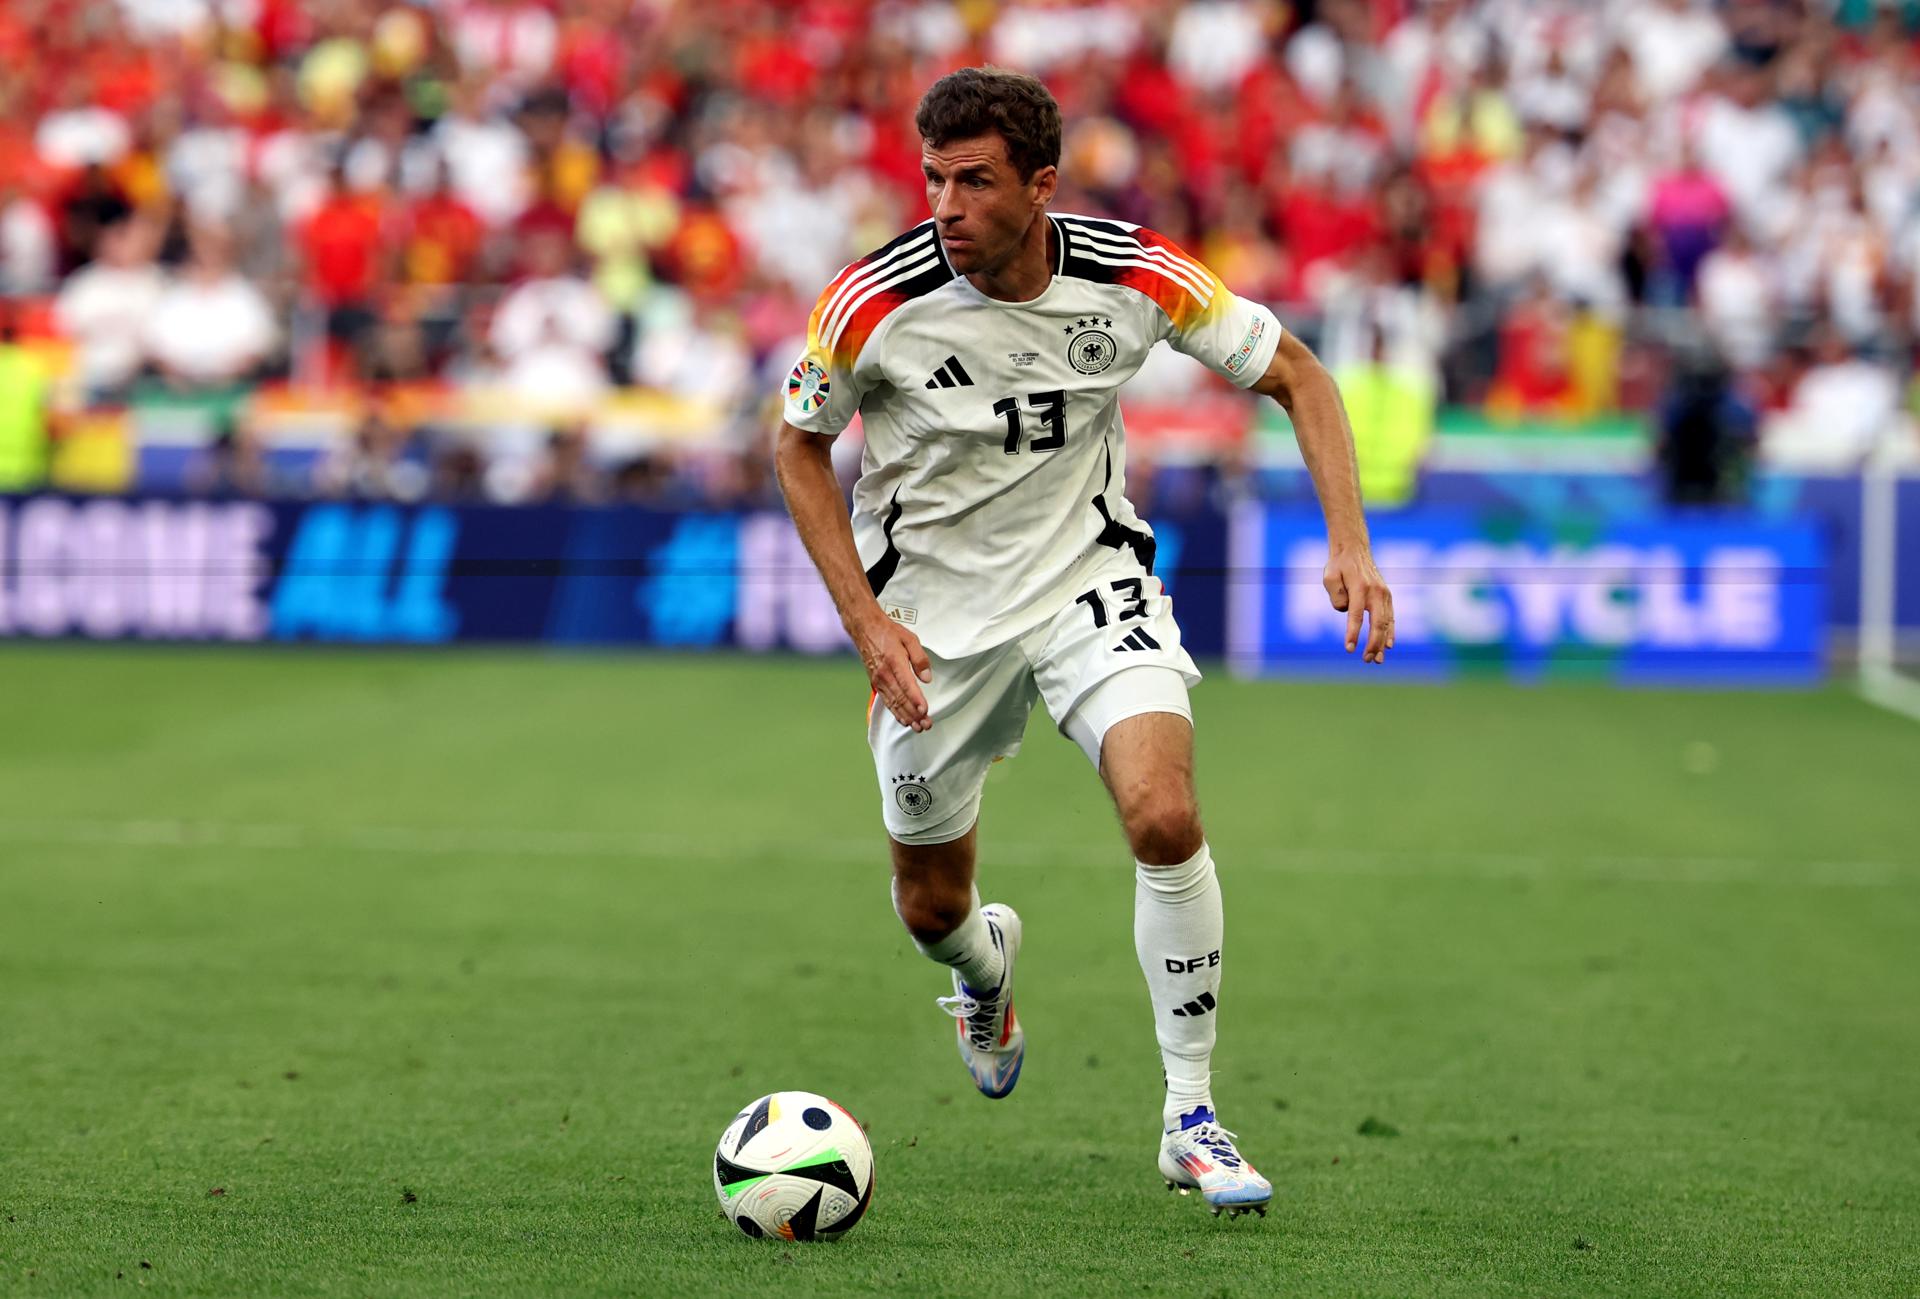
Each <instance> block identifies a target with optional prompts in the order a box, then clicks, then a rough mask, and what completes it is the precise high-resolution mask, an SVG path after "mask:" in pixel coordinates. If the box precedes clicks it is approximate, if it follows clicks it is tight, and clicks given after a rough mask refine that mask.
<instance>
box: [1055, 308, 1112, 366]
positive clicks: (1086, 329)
mask: <svg viewBox="0 0 1920 1299" xmlns="http://www.w3.org/2000/svg"><path fill="white" fill-rule="evenodd" d="M1101 326H1104V328H1101ZM1111 328H1113V322H1112V321H1111V320H1099V319H1095V318H1093V317H1088V318H1087V319H1085V320H1076V321H1074V322H1073V324H1072V325H1070V326H1068V328H1067V333H1069V334H1071V335H1072V337H1071V338H1069V339H1068V340H1067V362H1068V364H1070V365H1072V366H1073V368H1074V369H1076V370H1078V371H1079V372H1080V373H1081V374H1099V373H1100V372H1101V371H1102V370H1104V369H1106V368H1107V367H1108V366H1110V365H1112V364H1113V360H1114V358H1115V357H1116V356H1118V355H1120V345H1119V344H1118V343H1115V342H1114V341H1113V335H1112V334H1109V333H1108V332H1107V330H1108V329H1111Z"/></svg>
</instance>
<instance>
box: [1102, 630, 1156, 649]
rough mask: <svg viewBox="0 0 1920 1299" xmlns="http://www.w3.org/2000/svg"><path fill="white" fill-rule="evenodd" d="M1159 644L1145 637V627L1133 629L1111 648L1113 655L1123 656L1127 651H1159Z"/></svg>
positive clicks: (1151, 638) (1147, 636)
mask: <svg viewBox="0 0 1920 1299" xmlns="http://www.w3.org/2000/svg"><path fill="white" fill-rule="evenodd" d="M1159 648H1160V642H1159V641H1157V640H1155V639H1154V638H1153V637H1151V636H1149V635H1147V629H1146V628H1145V627H1135V628H1134V629H1133V630H1132V631H1130V632H1128V633H1127V638H1126V639H1125V640H1123V641H1121V642H1120V643H1119V644H1118V645H1115V646H1114V647H1113V652H1114V653H1115V654H1124V653H1126V652H1127V651H1128V650H1150V649H1159Z"/></svg>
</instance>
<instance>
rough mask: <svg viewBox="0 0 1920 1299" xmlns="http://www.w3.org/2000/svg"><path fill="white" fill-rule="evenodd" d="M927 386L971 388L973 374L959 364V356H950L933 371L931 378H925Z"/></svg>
mask: <svg viewBox="0 0 1920 1299" xmlns="http://www.w3.org/2000/svg"><path fill="white" fill-rule="evenodd" d="M927 387H929V388H971V387H973V376H972V375H970V374H968V373H967V370H966V367H965V366H963V365H961V364H960V358H959V357H957V356H950V357H948V358H947V362H946V364H945V365H943V366H941V367H940V368H939V369H938V370H935V371H934V372H933V378H931V379H929V380H927Z"/></svg>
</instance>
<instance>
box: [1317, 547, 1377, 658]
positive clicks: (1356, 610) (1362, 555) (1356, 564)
mask: <svg viewBox="0 0 1920 1299" xmlns="http://www.w3.org/2000/svg"><path fill="white" fill-rule="evenodd" d="M1321 585H1323V586H1325V587H1326V588H1327V598H1328V599H1329V600H1331V601H1333V607H1334V608H1336V609H1338V610H1340V612H1342V613H1344V614H1346V615H1347V653H1349V654H1351V653H1353V649H1354V646H1356V645H1358V644H1359V643H1360V620H1361V615H1363V614H1364V615H1365V616H1366V622H1367V628H1366V630H1367V648H1366V651H1365V652H1364V653H1362V654H1361V656H1360V658H1361V661H1362V662H1365V663H1384V662H1386V659H1387V651H1388V650H1390V649H1392V648H1393V592H1391V591H1389V590H1388V589H1387V583H1386V580H1385V579H1384V578H1382V577H1381V576H1380V570H1379V569H1377V568H1375V567H1374V566H1373V554H1372V552H1371V551H1369V550H1368V549H1367V547H1365V546H1339V547H1336V548H1334V549H1333V550H1332V551H1331V552H1330V553H1329V554H1328V555H1327V573H1326V576H1325V577H1324V578H1322V579H1321Z"/></svg>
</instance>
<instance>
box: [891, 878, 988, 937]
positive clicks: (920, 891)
mask: <svg viewBox="0 0 1920 1299" xmlns="http://www.w3.org/2000/svg"><path fill="white" fill-rule="evenodd" d="M972 908H973V891H972V890H971V889H966V888H963V889H953V888H947V887H943V886H942V885H941V884H940V882H938V881H937V880H933V879H922V880H917V881H914V882H912V883H908V882H907V881H905V880H902V881H900V882H899V883H897V884H896V885H895V886H894V909H895V910H896V911H898V912H899V913H900V923H902V924H904V925H905V926H906V927H907V932H908V933H910V934H912V935H913V936H914V938H916V939H918V940H919V941H920V942H923V943H937V942H939V941H940V940H941V939H942V938H945V937H946V936H947V935H948V934H950V933H952V932H953V931H954V930H956V929H958V928H959V927H960V923H961V922H962V921H963V920H965V919H966V918H967V912H968V911H970V910H972Z"/></svg>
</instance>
